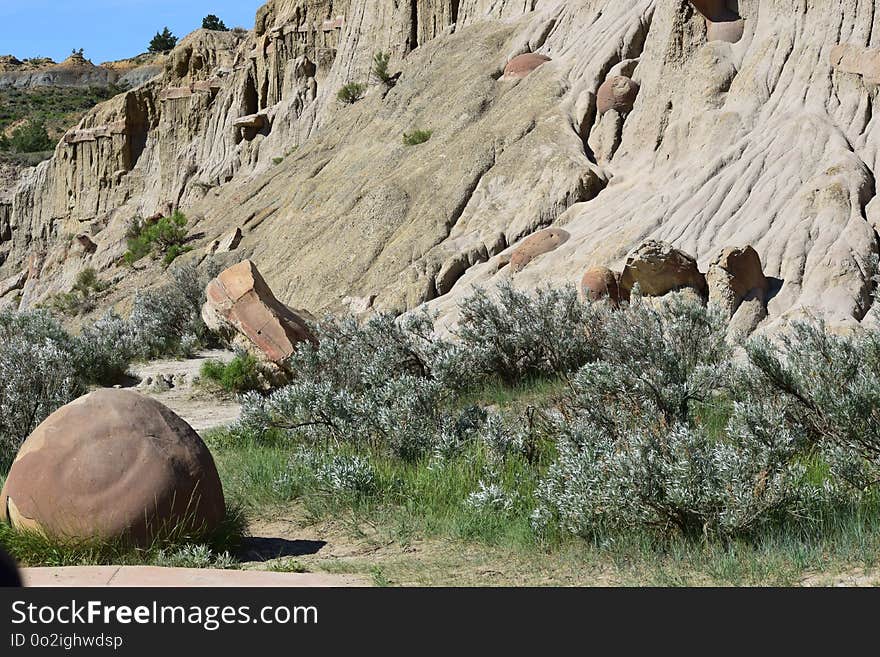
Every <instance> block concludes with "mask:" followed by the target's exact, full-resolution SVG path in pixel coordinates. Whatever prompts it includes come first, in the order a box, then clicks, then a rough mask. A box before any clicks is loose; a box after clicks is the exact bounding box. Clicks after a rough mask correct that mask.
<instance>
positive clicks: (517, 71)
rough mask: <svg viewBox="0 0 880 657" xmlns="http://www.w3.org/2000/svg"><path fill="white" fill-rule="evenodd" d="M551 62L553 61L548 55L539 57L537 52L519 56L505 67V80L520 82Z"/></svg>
mask: <svg viewBox="0 0 880 657" xmlns="http://www.w3.org/2000/svg"><path fill="white" fill-rule="evenodd" d="M549 61H552V60H551V59H550V58H549V57H547V56H546V55H539V54H538V53H535V52H528V53H526V54H525V55H517V56H516V57H514V58H513V59H511V60H510V61H509V62H507V66H505V67H504V78H505V79H506V80H519V79H521V78H524V77H526V76H527V75H528V74H529V73H531V72H532V71H534V70H535V69H536V68H538V67H539V66H543V65H544V64H546V63H547V62H549Z"/></svg>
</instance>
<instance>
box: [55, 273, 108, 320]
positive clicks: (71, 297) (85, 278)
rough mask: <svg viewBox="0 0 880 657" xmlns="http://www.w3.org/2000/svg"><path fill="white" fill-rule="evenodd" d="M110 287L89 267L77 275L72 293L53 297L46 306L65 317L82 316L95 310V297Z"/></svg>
mask: <svg viewBox="0 0 880 657" xmlns="http://www.w3.org/2000/svg"><path fill="white" fill-rule="evenodd" d="M109 287H110V283H108V282H107V281H103V280H101V279H100V278H98V274H97V272H96V271H95V270H94V269H93V268H91V267H89V268H87V269H84V270H83V271H81V272H80V273H79V274H78V275H77V277H76V281H75V282H74V284H73V288H72V289H71V290H70V292H63V293H61V294H56V295H53V296H52V297H50V298H49V299H48V300H47V301H46V303H45V304H44V305H45V306H46V307H48V308H49V309H51V310H55V311H57V312H60V313H62V314H64V315H82V314H84V313H88V312H91V311H92V310H94V309H95V307H96V300H95V297H96V296H97V295H100V294H101V293H103V292H105V291H106V290H107V289H108V288H109Z"/></svg>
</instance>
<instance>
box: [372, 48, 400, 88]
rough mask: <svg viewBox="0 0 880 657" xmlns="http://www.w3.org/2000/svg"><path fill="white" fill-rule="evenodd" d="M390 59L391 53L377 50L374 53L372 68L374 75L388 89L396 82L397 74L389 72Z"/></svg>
mask: <svg viewBox="0 0 880 657" xmlns="http://www.w3.org/2000/svg"><path fill="white" fill-rule="evenodd" d="M390 60H391V54H390V53H387V52H377V53H375V54H373V68H372V70H371V72H372V74H373V77H374V78H375V79H376V80H377V81H378V82H379V83H380V84H383V85H385V87H386V88H388V89H390V88H391V87H393V86H394V85H395V83H396V80H395V76H393V75H391V74H390V73H389V72H388V63H389V61H390Z"/></svg>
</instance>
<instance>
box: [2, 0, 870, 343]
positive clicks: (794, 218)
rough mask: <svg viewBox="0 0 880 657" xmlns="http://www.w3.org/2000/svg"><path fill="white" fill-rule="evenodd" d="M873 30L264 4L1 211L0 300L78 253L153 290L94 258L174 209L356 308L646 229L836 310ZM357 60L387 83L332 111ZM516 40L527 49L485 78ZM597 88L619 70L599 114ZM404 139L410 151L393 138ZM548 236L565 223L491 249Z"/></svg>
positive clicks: (175, 61)
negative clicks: (143, 221) (561, 235)
mask: <svg viewBox="0 0 880 657" xmlns="http://www.w3.org/2000/svg"><path fill="white" fill-rule="evenodd" d="M701 12H702V13H701ZM878 21H880V16H875V12H874V10H873V5H872V3H864V2H856V0H827V1H826V0H823V1H821V2H819V1H818V0H805V1H799V2H794V0H739V2H735V1H734V2H729V3H724V2H722V1H720V0H719V2H712V1H706V0H698V1H696V2H694V3H691V2H688V1H685V0H579V1H577V2H575V1H573V0H496V1H492V2H490V1H489V0H407V1H405V2H390V0H341V1H334V0H275V1H273V2H269V3H268V4H267V5H265V6H264V7H262V8H261V9H260V10H259V12H258V14H257V17H256V22H255V29H254V31H253V32H252V33H250V34H248V35H236V34H232V33H217V32H207V31H204V30H200V31H197V32H195V33H193V34H192V35H190V36H189V37H187V38H186V39H184V40H183V41H182V42H181V43H180V45H179V46H178V47H177V48H176V49H175V51H174V52H173V53H172V54H171V55H170V56H169V58H168V61H167V62H166V64H165V69H164V72H163V74H162V76H161V77H160V78H157V79H155V80H153V81H150V82H148V83H147V84H145V85H143V86H141V87H139V88H137V89H135V90H133V91H130V92H128V93H125V94H122V95H120V96H119V97H117V98H115V99H113V100H111V101H109V102H108V103H105V104H103V105H101V106H99V107H98V108H96V109H95V110H94V111H93V112H91V113H90V114H89V115H88V116H87V117H86V118H85V119H83V121H82V123H81V124H80V125H79V126H78V128H77V129H76V130H74V131H71V132H70V133H69V134H68V135H67V136H66V137H65V139H64V140H63V141H62V142H61V143H60V144H59V146H58V148H57V150H56V153H55V157H54V158H53V159H52V160H50V161H49V162H46V163H44V164H42V165H40V166H39V167H37V168H36V169H34V170H31V171H29V172H27V173H26V175H25V176H24V177H23V179H22V181H21V183H20V185H19V187H18V189H17V190H16V193H15V196H14V200H13V202H12V203H11V204H9V203H6V204H3V202H2V201H0V240H2V243H0V258H2V259H3V261H4V263H3V265H2V267H0V278H3V279H7V278H9V277H16V276H20V275H21V272H25V274H26V276H27V277H28V281H27V283H26V284H25V287H24V291H23V294H21V298H20V300H19V297H17V296H16V297H13V295H11V294H10V295H7V297H6V299H7V300H10V299H12V298H15V300H16V303H19V302H20V303H23V304H25V305H28V304H33V303H35V302H36V301H38V300H39V299H40V298H41V297H43V296H45V295H46V294H49V293H51V292H53V291H58V290H61V289H64V288H65V286H67V285H69V283H70V281H71V280H72V277H73V276H74V275H75V273H76V272H77V271H78V270H80V269H82V268H83V267H85V266H94V267H96V268H98V269H102V270H113V271H114V272H117V271H118V272H124V273H125V275H126V277H127V278H129V279H130V280H133V281H136V282H137V283H138V284H149V283H150V282H152V281H153V280H155V278H156V276H155V270H154V271H147V272H127V271H125V270H121V269H120V270H117V267H118V266H117V264H116V263H117V262H118V259H119V257H120V256H121V255H122V252H123V251H124V249H125V245H124V233H125V227H126V225H127V224H128V222H130V221H131V219H132V218H133V217H135V216H141V217H146V216H150V215H152V214H154V213H156V212H164V211H166V210H167V209H168V208H169V207H180V208H181V209H183V210H184V211H185V212H186V213H187V214H188V215H189V216H190V218H191V219H192V220H193V221H194V225H193V226H192V237H193V240H194V241H193V244H194V245H195V246H196V247H198V248H196V250H194V251H193V252H192V253H191V254H189V255H188V256H186V257H188V258H192V259H194V260H197V261H198V260H201V259H203V258H204V257H205V254H206V248H207V247H209V245H211V244H213V243H214V242H215V241H216V240H217V239H218V238H220V237H222V236H223V235H225V234H227V233H228V232H229V231H230V230H234V229H236V228H240V229H241V230H242V233H243V239H242V240H241V244H240V246H239V247H238V249H237V250H235V251H233V252H232V253H228V254H223V255H220V256H218V257H219V258H220V259H221V261H225V263H226V264H231V263H232V262H234V261H237V260H240V259H241V258H243V257H250V258H251V259H253V260H254V261H255V262H257V263H258V265H259V267H260V270H261V271H262V272H263V273H264V274H265V276H266V279H267V281H268V283H269V284H270V286H271V287H272V288H273V289H274V290H275V291H276V292H277V293H278V295H279V297H280V298H281V299H282V300H284V301H285V302H287V303H290V304H291V305H294V306H296V307H306V308H309V309H310V310H312V311H314V312H318V311H323V310H331V309H338V308H340V307H341V306H342V303H343V300H344V299H345V298H347V297H348V298H352V297H356V298H366V299H368V300H372V299H375V304H374V305H375V307H378V308H394V309H403V308H412V307H415V306H417V305H419V304H421V303H424V302H430V303H431V306H432V307H434V308H436V309H438V310H440V311H441V312H443V313H445V314H447V315H448V316H450V317H452V310H453V308H454V304H455V302H456V301H457V300H458V299H459V298H461V296H463V295H466V294H467V293H468V291H469V290H470V289H471V286H472V285H474V284H477V285H484V286H490V285H493V284H495V283H497V282H499V281H501V280H505V279H508V278H513V280H514V281H515V282H516V283H517V284H521V285H524V286H536V285H541V284H544V283H549V282H553V283H560V282H572V283H575V282H577V281H578V280H580V277H581V275H582V274H583V272H584V271H585V270H586V269H588V268H589V267H592V266H596V265H611V266H613V267H615V268H617V269H619V268H620V266H621V265H622V263H623V261H624V259H625V257H626V255H627V253H628V252H629V251H630V250H632V249H633V248H635V247H636V246H638V245H639V244H640V243H642V242H643V241H644V240H645V239H648V238H656V239H661V240H665V241H667V242H671V243H672V244H674V245H675V246H677V247H679V248H680V249H682V250H684V251H686V252H688V253H691V254H693V255H695V256H696V258H697V261H698V264H699V265H700V267H701V268H702V269H703V270H704V271H705V269H706V267H707V266H708V264H709V263H710V262H711V261H712V260H713V259H714V258H715V257H716V256H717V255H718V253H719V252H720V251H721V250H722V248H724V247H729V246H745V245H748V244H751V245H752V246H754V248H755V249H756V251H757V252H758V254H759V255H760V257H761V260H762V262H763V266H764V270H765V273H766V274H767V276H768V277H770V280H771V282H772V289H771V291H770V295H769V296H770V298H769V303H768V308H769V312H770V318H769V320H768V323H769V324H771V325H772V324H774V323H776V322H778V321H780V320H783V319H786V318H790V317H795V316H800V315H802V314H803V313H804V312H811V313H814V314H819V315H822V316H825V317H826V318H828V319H829V320H831V321H833V322H835V323H839V324H843V325H847V324H849V325H853V324H854V323H855V322H858V321H860V320H862V319H863V318H864V317H865V316H866V314H867V313H868V312H869V310H870V297H871V292H872V283H871V281H870V277H871V272H870V267H871V263H872V258H873V257H874V256H875V254H876V253H877V251H878V237H877V229H878V228H880V202H877V201H875V200H874V199H875V193H876V191H875V180H874V171H875V170H876V169H877V166H878V164H880V162H878V148H877V146H878V144H880V127H878V125H877V122H876V121H875V120H874V116H873V110H872V108H873V103H874V101H875V99H876V96H877V89H878V87H877V85H878V83H880V54H878V53H880V50H877V49H876V46H877V44H876V37H875V36H874V35H875V34H878V33H880V30H877V29H875V28H876V27H880V26H878V25H875V24H876V23H877V22H878ZM380 50H382V51H387V52H390V53H391V55H392V58H391V69H392V71H393V72H400V77H399V81H398V83H397V85H396V86H395V87H393V88H392V89H390V90H387V89H385V88H384V86H383V85H380V84H373V85H371V86H370V89H369V92H368V94H367V96H366V98H365V99H364V100H362V101H360V102H357V103H355V104H354V105H351V106H342V105H341V104H340V103H339V102H338V101H337V99H336V92H337V90H338V89H339V88H340V87H341V86H342V85H343V84H345V83H347V82H351V81H364V82H365V81H367V80H368V78H369V70H370V63H371V57H372V55H373V53H374V52H376V51H380ZM528 52H535V53H540V54H542V55H544V56H545V58H549V61H546V63H543V65H540V66H539V67H538V68H536V69H535V70H533V71H531V72H530V73H528V75H525V76H524V77H523V76H520V75H519V74H517V75H513V74H511V75H504V74H503V73H504V69H505V66H506V65H507V63H508V62H509V61H510V60H511V59H512V58H513V57H515V56H516V55H520V54H523V53H528ZM541 61H542V62H543V61H544V59H542V60H541ZM609 77H610V78H614V79H615V80H617V79H618V78H627V79H631V81H632V84H629V85H627V84H624V85H623V86H621V85H620V82H619V80H618V81H617V82H616V83H615V84H616V85H617V86H615V84H611V85H610V86H608V85H606V87H605V89H604V90H603V92H602V103H597V94H599V91H600V87H602V85H603V83H604V82H605V81H606V78H609ZM612 82H614V81H612ZM615 89H618V90H619V91H618V92H615V91H614V90H615ZM620 90H622V91H620ZM636 91H637V95H636ZM614 93H618V96H615V95H614ZM609 94H610V95H609ZM633 98H634V101H633ZM414 129H423V130H430V131H432V135H431V138H430V140H428V141H427V142H426V143H423V144H421V145H418V146H406V145H404V143H403V140H402V135H403V133H404V132H411V131H412V130H414ZM548 226H555V227H558V228H564V230H565V231H566V234H567V235H568V238H567V240H566V241H565V242H564V243H561V244H560V245H559V246H558V247H557V248H556V249H555V250H553V251H550V252H548V253H543V254H539V255H537V257H533V258H531V259H529V260H528V262H527V263H526V264H525V265H524V266H522V267H519V266H518V267H511V266H508V265H507V263H508V262H509V261H510V255H511V253H512V252H513V251H514V250H515V249H516V248H517V246H518V245H519V243H520V242H521V241H522V240H524V239H525V238H527V237H529V236H530V235H532V234H533V233H535V232H536V231H538V230H540V229H542V228H546V227H548ZM78 234H87V235H88V236H89V237H90V239H91V240H93V241H94V243H95V244H96V245H97V249H96V250H94V252H93V253H92V252H84V251H82V250H81V249H79V248H78V247H77V246H76V244H77V241H76V240H75V239H74V236H76V235H78ZM202 247H205V248H202Z"/></svg>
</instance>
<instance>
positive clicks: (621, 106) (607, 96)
mask: <svg viewBox="0 0 880 657" xmlns="http://www.w3.org/2000/svg"><path fill="white" fill-rule="evenodd" d="M638 95H639V85H638V84H636V83H635V82H634V81H633V80H631V79H630V78H628V77H625V76H623V75H612V76H611V77H610V78H608V79H607V80H605V82H603V83H602V86H600V87H599V91H598V92H597V94H596V106H597V109H598V110H599V114H605V113H606V112H609V111H611V110H617V111H618V112H620V113H621V114H626V113H627V112H631V111H632V108H633V105H635V102H636V97H637V96H638Z"/></svg>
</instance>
